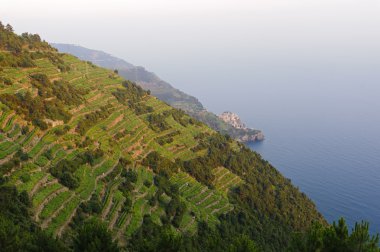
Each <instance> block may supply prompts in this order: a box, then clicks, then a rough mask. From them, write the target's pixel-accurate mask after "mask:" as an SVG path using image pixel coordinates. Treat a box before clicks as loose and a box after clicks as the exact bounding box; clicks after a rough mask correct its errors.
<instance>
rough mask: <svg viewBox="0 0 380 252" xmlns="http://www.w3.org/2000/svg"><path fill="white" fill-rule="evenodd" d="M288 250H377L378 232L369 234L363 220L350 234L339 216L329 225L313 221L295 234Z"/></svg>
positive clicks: (367, 226)
mask: <svg viewBox="0 0 380 252" xmlns="http://www.w3.org/2000/svg"><path fill="white" fill-rule="evenodd" d="M288 251H305V252H306V251H337V252H340V251H342V252H379V251H380V248H379V234H377V235H373V236H371V235H370V233H369V224H368V223H367V222H363V221H362V222H361V223H356V224H355V227H354V228H353V229H352V232H351V234H350V233H349V232H348V227H347V224H346V222H345V220H344V219H343V218H341V219H339V221H338V223H336V222H335V221H334V222H333V224H332V225H331V226H327V227H325V226H322V225H321V224H319V223H315V224H314V225H313V226H312V227H311V229H310V230H309V231H307V232H306V233H303V234H301V233H298V234H295V236H294V237H293V240H292V242H291V244H290V246H289V248H288Z"/></svg>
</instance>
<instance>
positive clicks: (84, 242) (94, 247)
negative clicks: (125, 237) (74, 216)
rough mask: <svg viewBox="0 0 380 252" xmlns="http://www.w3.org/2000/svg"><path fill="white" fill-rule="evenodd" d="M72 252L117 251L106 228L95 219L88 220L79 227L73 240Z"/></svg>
mask: <svg viewBox="0 0 380 252" xmlns="http://www.w3.org/2000/svg"><path fill="white" fill-rule="evenodd" d="M74 251H81V252H84V251H91V252H93V251H102V252H111V251H112V252H113V251H119V248H118V246H117V244H116V243H115V242H113V241H112V235H111V233H110V232H108V230H107V227H106V226H105V225H104V224H103V223H101V222H100V221H98V220H96V219H90V220H89V221H87V222H85V223H84V224H83V226H82V227H79V229H78V231H77V236H76V237H75V238H74Z"/></svg>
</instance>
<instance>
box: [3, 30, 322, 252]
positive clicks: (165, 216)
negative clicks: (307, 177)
mask: <svg viewBox="0 0 380 252" xmlns="http://www.w3.org/2000/svg"><path fill="white" fill-rule="evenodd" d="M0 38H1V40H0V66H1V69H0V132H1V134H0V175H1V176H0V182H1V183H0V184H2V185H1V186H16V187H17V189H18V190H19V191H20V192H24V191H25V192H26V194H27V195H28V196H29V197H30V202H31V216H32V218H33V220H34V222H35V223H37V224H38V225H39V226H40V227H41V228H42V229H43V230H45V231H46V232H47V233H49V234H52V235H54V236H57V237H61V239H63V240H65V241H66V242H68V243H69V242H70V241H72V240H73V236H75V234H76V232H78V229H79V230H80V227H81V226H82V225H83V222H85V221H86V220H87V219H90V218H95V219H98V220H100V221H101V222H102V223H104V224H105V225H106V226H107V228H108V230H109V231H110V232H111V233H112V237H113V238H114V239H115V240H117V241H118V243H119V245H120V246H127V247H129V248H130V249H132V250H134V249H133V248H139V246H143V245H144V244H145V243H147V242H148V241H146V240H144V237H145V236H144V235H142V234H145V235H146V234H147V232H148V233H149V232H150V233H149V237H150V238H151V240H150V241H149V242H153V241H155V237H156V236H154V235H162V236H163V237H167V235H169V236H170V237H177V236H180V237H183V239H184V243H183V244H182V243H181V244H182V245H183V246H186V248H187V249H190V248H191V250H195V251H197V250H202V248H205V246H206V245H207V246H209V247H208V248H209V250H215V249H216V250H218V248H219V249H224V248H225V247H224V246H227V245H228V246H235V245H236V246H240V245H239V244H241V242H242V241H244V242H248V243H249V242H251V240H254V241H255V243H256V244H257V246H259V248H261V249H262V250H264V251H280V250H283V249H284V248H285V247H286V245H287V244H288V242H289V240H290V235H291V233H292V232H293V231H302V230H305V229H307V228H308V227H310V225H311V223H312V222H313V221H318V222H321V223H323V224H325V223H326V222H325V220H324V219H323V217H322V216H321V215H320V213H319V212H318V211H317V210H316V208H315V206H314V204H313V203H312V202H311V201H310V200H309V199H308V198H307V197H306V195H305V194H303V193H301V192H299V190H298V189H297V188H295V187H294V186H293V185H292V184H291V183H290V181H289V180H288V179H286V178H284V177H283V176H282V175H281V174H280V173H279V172H278V171H277V170H276V169H275V168H273V167H272V166H271V165H270V164H269V163H268V162H266V161H265V160H263V159H262V158H261V157H260V155H259V154H257V153H254V152H252V151H250V150H249V149H248V148H246V147H245V146H244V145H242V144H240V143H238V142H236V141H234V140H232V139H230V138H229V137H227V136H223V135H220V134H219V133H216V132H215V131H214V130H212V129H210V128H208V127H207V126H206V125H204V124H202V123H200V122H198V121H197V120H195V119H193V118H191V117H189V116H188V115H186V114H184V113H183V112H181V111H179V110H176V109H174V108H172V107H170V106H169V105H167V104H165V103H163V102H162V101H160V100H158V99H157V98H155V97H153V96H151V95H150V94H149V92H147V91H144V90H143V89H142V88H140V87H139V86H137V85H136V84H134V83H133V82H131V81H125V80H124V79H123V78H121V77H120V76H118V75H117V74H115V73H114V72H113V71H110V70H106V69H103V68H100V67H97V66H95V65H93V64H91V63H89V62H84V61H80V60H79V59H78V58H76V57H74V56H72V55H69V54H60V53H58V52H57V51H56V50H55V49H54V48H52V47H50V46H49V45H48V44H47V43H46V42H43V41H41V39H40V37H39V36H38V35H31V34H23V35H22V36H18V35H16V34H14V33H13V31H12V29H10V28H9V29H8V28H4V27H2V26H0ZM25 197H26V196H25ZM0 217H1V216H0ZM0 224H1V223H0ZM154 230H155V231H154ZM153 231H154V232H155V233H153ZM156 231H157V232H156ZM160 232H165V233H164V234H162V233H160ZM167 232H168V233H167ZM202 232H207V233H202ZM160 237H161V236H160ZM239 237H240V238H239ZM131 238H132V239H131ZM170 239H171V238H170ZM170 239H169V240H170ZM173 239H174V238H173ZM205 239H209V240H205ZM74 240H75V239H74ZM210 241H213V242H212V243H210ZM217 241H219V242H217ZM159 242H162V240H160V241H159ZM244 244H245V243H244ZM156 245H157V244H155V245H154V246H156ZM182 245H181V246H182ZM130 246H133V247H132V248H131V247H130ZM144 246H145V245H144ZM152 246H153V245H152ZM207 246H206V247H207ZM218 246H220V247H218ZM187 249H186V250H187ZM142 250H145V249H142Z"/></svg>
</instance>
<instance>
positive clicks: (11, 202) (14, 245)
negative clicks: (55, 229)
mask: <svg viewBox="0 0 380 252" xmlns="http://www.w3.org/2000/svg"><path fill="white" fill-rule="evenodd" d="M29 207H30V200H29V196H28V194H27V193H26V192H25V191H24V192H21V193H19V192H18V191H17V190H16V188H15V187H10V186H0V250H1V251H4V252H5V251H9V252H13V251H36V252H37V251H57V252H58V251H59V252H61V251H67V248H66V247H65V246H64V244H63V243H62V242H61V241H59V240H57V239H54V238H52V237H51V236H49V235H48V234H46V233H45V232H43V231H41V229H40V228H39V227H38V226H36V225H35V224H34V223H33V221H32V220H31V218H30V215H29V211H30V210H29Z"/></svg>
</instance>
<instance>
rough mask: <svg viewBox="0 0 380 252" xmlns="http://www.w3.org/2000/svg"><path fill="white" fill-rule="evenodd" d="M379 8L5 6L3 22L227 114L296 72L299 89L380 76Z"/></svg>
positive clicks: (355, 3)
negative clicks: (76, 47)
mask: <svg viewBox="0 0 380 252" xmlns="http://www.w3.org/2000/svg"><path fill="white" fill-rule="evenodd" d="M379 3H380V0H191V1H189V0H102V1H100V0H84V1H81V0H75V1H74V0H66V1H52V0H50V1H48V0H35V1H30V0H6V1H4V0H0V6H1V7H0V17H1V20H2V21H3V22H4V23H8V22H9V23H11V24H12V25H13V26H14V28H15V30H16V32H19V33H21V32H24V31H28V32H32V33H39V34H40V35H41V36H42V37H43V38H44V39H46V40H47V41H49V42H63V43H72V44H80V45H82V46H86V47H89V48H92V49H99V50H103V51H106V52H109V53H111V54H113V55H115V56H118V57H121V58H124V59H126V60H127V61H129V62H131V63H133V64H137V65H142V66H145V67H146V68H147V69H149V70H151V71H154V72H156V73H157V74H158V75H159V76H160V77H161V78H162V79H164V80H167V81H169V82H170V83H172V84H173V85H174V86H176V87H179V88H181V89H183V90H185V91H187V92H189V93H191V94H194V95H196V96H197V97H199V98H200V99H201V101H203V102H204V103H206V105H208V106H209V107H210V108H211V109H213V110H217V111H219V110H224V108H221V107H220V105H221V104H223V105H226V106H227V105H228V104H225V101H223V99H222V98H219V99H218V98H217V97H225V95H234V97H236V96H238V95H240V93H239V91H237V90H239V89H234V88H235V87H239V88H241V89H246V90H247V92H246V93H249V92H252V93H255V92H256V91H257V90H260V85H267V86H268V85H271V83H278V82H283V83H284V85H286V83H287V82H292V81H294V78H295V77H294V76H295V75H297V76H298V77H297V80H298V81H299V85H307V82H308V79H310V78H314V77H315V76H320V75H322V77H323V76H324V78H328V77H330V76H331V72H330V71H333V72H334V73H335V74H338V75H339V74H346V73H348V74H350V73H351V72H352V70H353V69H355V72H359V73H361V74H363V75H366V73H367V71H375V70H378V67H379V59H380V46H379V45H380V4H379ZM300 72H306V73H309V74H304V75H302V76H299V73H300ZM326 73H330V75H326ZM322 79H323V78H322ZM314 81H315V80H314ZM241 89H240V92H241ZM276 90H278V87H277V86H276ZM280 95H281V92H279V93H278V96H280ZM238 101H239V99H238V100H237V102H238ZM231 105H232V104H231ZM236 106H239V104H237V105H236Z"/></svg>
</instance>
